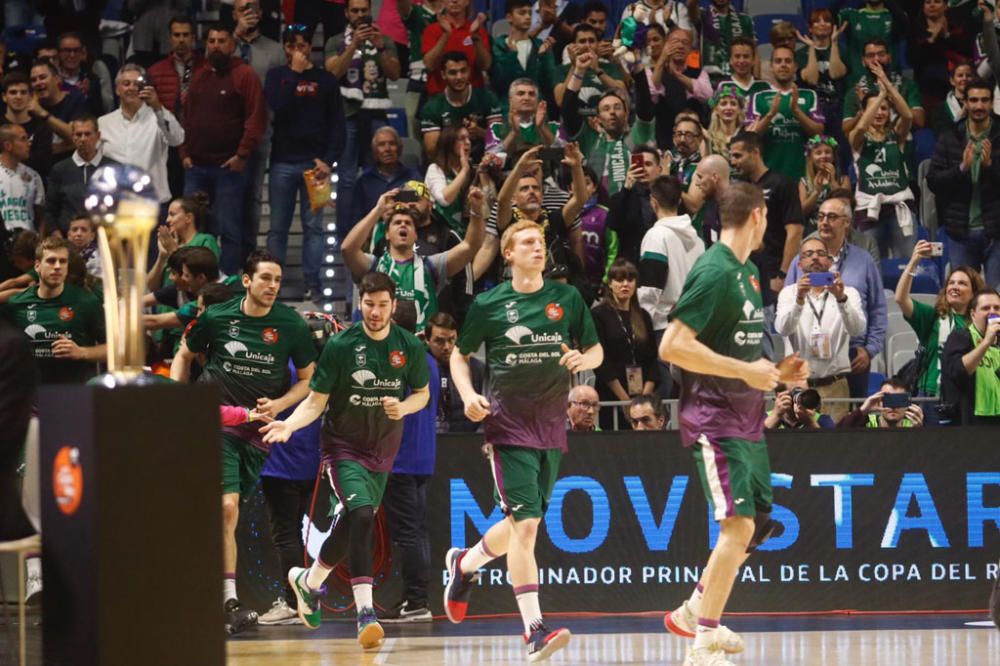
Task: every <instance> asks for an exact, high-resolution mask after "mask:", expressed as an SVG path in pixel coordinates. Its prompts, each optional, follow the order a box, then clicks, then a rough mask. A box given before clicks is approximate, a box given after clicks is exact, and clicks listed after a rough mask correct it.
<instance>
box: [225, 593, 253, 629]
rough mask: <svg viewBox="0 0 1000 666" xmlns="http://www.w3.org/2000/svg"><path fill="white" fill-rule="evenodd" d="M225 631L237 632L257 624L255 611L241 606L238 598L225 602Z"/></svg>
mask: <svg viewBox="0 0 1000 666" xmlns="http://www.w3.org/2000/svg"><path fill="white" fill-rule="evenodd" d="M225 609H226V633H228V634H230V635H231V634H238V633H240V632H241V631H243V630H244V629H247V628H249V627H252V626H254V625H255V624H257V611H253V610H249V609H245V608H243V606H242V604H240V600H239V599H230V600H229V601H227V602H226V605H225Z"/></svg>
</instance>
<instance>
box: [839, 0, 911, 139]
mask: <svg viewBox="0 0 1000 666" xmlns="http://www.w3.org/2000/svg"><path fill="white" fill-rule="evenodd" d="M845 24H846V29H845V30H844V37H845V38H846V43H845V49H844V62H845V64H846V65H847V72H848V78H847V82H846V83H847V84H848V85H854V84H855V83H856V82H857V81H858V79H859V78H861V77H862V75H863V74H864V73H865V68H866V67H867V66H868V64H869V63H868V61H869V59H870V58H869V52H868V47H869V44H871V43H873V42H879V43H881V44H882V46H883V47H885V46H886V45H887V44H893V45H896V44H899V42H900V40H902V39H904V38H905V36H906V32H907V24H908V20H907V17H906V12H904V11H903V9H902V8H901V7H900V6H899V4H898V3H897V2H896V1H895V0H865V4H864V6H863V7H861V8H855V7H845V8H843V9H841V10H840V12H839V13H838V15H837V25H845ZM885 57H886V58H890V54H889V50H888V48H886V50H885ZM890 60H895V61H898V60H899V51H898V48H897V47H896V46H893V51H892V56H891V58H890ZM883 64H886V65H887V64H888V63H883ZM859 99H860V96H859ZM850 115H853V112H852V113H851V114H848V113H847V112H846V111H845V113H844V117H845V118H848V117H849V116H850ZM844 131H845V132H847V131H850V130H849V128H846V127H845V128H844Z"/></svg>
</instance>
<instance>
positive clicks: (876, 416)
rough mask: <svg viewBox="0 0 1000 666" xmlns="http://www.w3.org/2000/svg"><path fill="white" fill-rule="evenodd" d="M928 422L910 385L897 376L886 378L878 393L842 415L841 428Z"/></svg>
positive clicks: (896, 426) (909, 424)
mask: <svg viewBox="0 0 1000 666" xmlns="http://www.w3.org/2000/svg"><path fill="white" fill-rule="evenodd" d="M923 424H924V412H923V410H921V409H920V405H917V404H914V403H912V402H910V394H909V393H908V392H907V390H906V386H904V385H903V383H902V382H900V381H899V380H896V379H887V380H885V381H884V382H882V386H881V387H880V388H879V391H878V393H873V394H872V395H870V396H868V397H867V398H865V401H864V402H863V403H861V407H859V408H858V409H855V410H854V411H852V412H851V413H850V414H848V415H847V416H845V417H844V418H842V419H841V420H840V421H839V422H838V423H837V427H838V428H919V427H920V426H922V425H923Z"/></svg>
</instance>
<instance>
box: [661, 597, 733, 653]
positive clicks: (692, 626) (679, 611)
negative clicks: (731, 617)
mask: <svg viewBox="0 0 1000 666" xmlns="http://www.w3.org/2000/svg"><path fill="white" fill-rule="evenodd" d="M663 626H664V627H666V628H667V631H669V632H670V633H672V634H676V635H677V636H683V637H684V638H694V635H695V632H696V631H697V629H698V618H697V617H695V614H694V613H693V612H691V609H690V608H689V607H688V602H686V601H685V602H684V603H683V604H681V605H680V606H678V607H677V608H675V609H674V610H672V611H670V612H669V613H667V614H666V615H665V616H664V618H663ZM715 637H716V641H715V645H717V646H718V647H719V649H721V650H722V651H724V652H727V653H728V654H735V653H737V652H743V650H744V648H745V647H746V645H745V644H744V643H743V637H742V636H740V635H739V634H738V633H736V632H735V631H733V630H731V629H730V628H729V627H727V626H725V625H722V624H720V625H719V629H718V630H717V631H716V632H715Z"/></svg>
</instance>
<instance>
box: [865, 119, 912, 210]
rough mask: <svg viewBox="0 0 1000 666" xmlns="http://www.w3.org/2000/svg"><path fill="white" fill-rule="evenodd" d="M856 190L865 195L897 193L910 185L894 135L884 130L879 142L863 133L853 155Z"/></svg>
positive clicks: (904, 163)
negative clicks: (856, 150)
mask: <svg viewBox="0 0 1000 666" xmlns="http://www.w3.org/2000/svg"><path fill="white" fill-rule="evenodd" d="M854 165H855V169H856V171H857V174H858V191H859V192H864V193H865V194H897V193H899V192H902V191H903V190H905V189H907V188H908V187H909V186H910V177H909V173H908V172H907V169H906V158H905V157H904V156H903V151H902V150H900V148H899V141H898V140H897V138H896V133H895V132H893V131H891V130H890V131H888V132H886V133H885V139H883V140H882V141H879V140H878V139H876V138H874V137H873V136H872V135H871V134H870V133H866V134H865V142H864V144H863V145H862V146H861V151H860V152H858V153H855V155H854Z"/></svg>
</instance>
